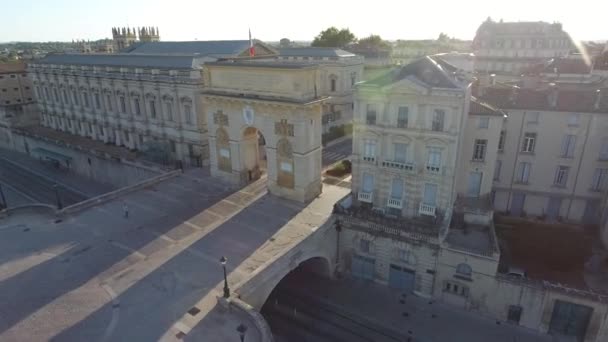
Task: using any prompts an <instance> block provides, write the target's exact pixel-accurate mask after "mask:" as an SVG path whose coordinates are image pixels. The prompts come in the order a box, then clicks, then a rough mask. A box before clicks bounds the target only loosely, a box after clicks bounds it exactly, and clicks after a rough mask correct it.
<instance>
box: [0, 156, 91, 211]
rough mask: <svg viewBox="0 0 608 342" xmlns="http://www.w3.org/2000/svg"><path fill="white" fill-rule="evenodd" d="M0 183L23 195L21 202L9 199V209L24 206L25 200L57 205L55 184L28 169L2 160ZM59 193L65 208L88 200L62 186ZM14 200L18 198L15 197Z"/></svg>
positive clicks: (0, 161) (0, 163) (59, 186)
mask: <svg viewBox="0 0 608 342" xmlns="http://www.w3.org/2000/svg"><path fill="white" fill-rule="evenodd" d="M0 182H1V183H3V184H6V185H8V186H7V188H8V191H10V192H12V193H16V194H18V195H21V196H19V197H20V200H19V201H13V200H11V199H10V198H7V202H8V203H7V204H8V206H9V207H14V206H17V205H20V204H24V203H23V199H29V200H30V202H38V203H46V204H51V205H56V204H57V197H56V194H55V188H54V183H53V182H52V181H50V180H48V179H46V178H42V177H39V176H38V175H36V174H34V173H32V172H30V171H28V170H27V169H26V168H23V167H19V166H17V165H15V164H12V163H8V162H6V161H4V160H0ZM57 191H58V193H59V197H60V199H61V203H62V205H63V206H68V205H70V204H74V203H78V202H80V201H83V200H85V199H86V196H84V195H82V194H79V193H76V192H74V191H72V190H70V189H66V188H65V187H63V186H61V185H58V188H57ZM13 198H16V197H15V196H13ZM15 202H17V203H15Z"/></svg>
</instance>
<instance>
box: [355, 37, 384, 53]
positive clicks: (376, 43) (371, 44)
mask: <svg viewBox="0 0 608 342" xmlns="http://www.w3.org/2000/svg"><path fill="white" fill-rule="evenodd" d="M358 44H359V46H361V47H364V48H367V49H378V50H380V49H389V48H390V47H391V44H390V43H389V42H387V41H386V40H383V39H382V37H380V36H379V35H376V34H372V35H370V36H369V37H365V38H361V39H359V43H358Z"/></svg>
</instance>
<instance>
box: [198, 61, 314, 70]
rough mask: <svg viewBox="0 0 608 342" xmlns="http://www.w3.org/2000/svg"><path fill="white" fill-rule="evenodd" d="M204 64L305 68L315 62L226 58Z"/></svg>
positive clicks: (311, 66)
mask: <svg viewBox="0 0 608 342" xmlns="http://www.w3.org/2000/svg"><path fill="white" fill-rule="evenodd" d="M205 65H219V66H248V67H259V68H277V69H307V68H316V67H317V65H316V64H311V63H306V62H299V61H298V62H296V61H293V62H292V61H280V60H279V61H277V60H273V61H266V60H258V61H256V60H227V61H217V62H207V63H205Z"/></svg>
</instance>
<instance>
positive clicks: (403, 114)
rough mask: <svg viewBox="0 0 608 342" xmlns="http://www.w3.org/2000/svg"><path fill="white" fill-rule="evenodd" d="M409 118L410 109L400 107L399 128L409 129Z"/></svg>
mask: <svg viewBox="0 0 608 342" xmlns="http://www.w3.org/2000/svg"><path fill="white" fill-rule="evenodd" d="M408 116H409V108H408V107H399V111H398V112H397V127H399V128H407V124H408Z"/></svg>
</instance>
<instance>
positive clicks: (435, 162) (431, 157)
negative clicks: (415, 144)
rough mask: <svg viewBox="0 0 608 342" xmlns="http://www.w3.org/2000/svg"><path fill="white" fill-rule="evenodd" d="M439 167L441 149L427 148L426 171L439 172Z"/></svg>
mask: <svg viewBox="0 0 608 342" xmlns="http://www.w3.org/2000/svg"><path fill="white" fill-rule="evenodd" d="M440 167H441V149H440V148H438V147H429V148H428V161H427V166H426V168H427V170H429V171H434V172H439V169H440Z"/></svg>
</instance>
